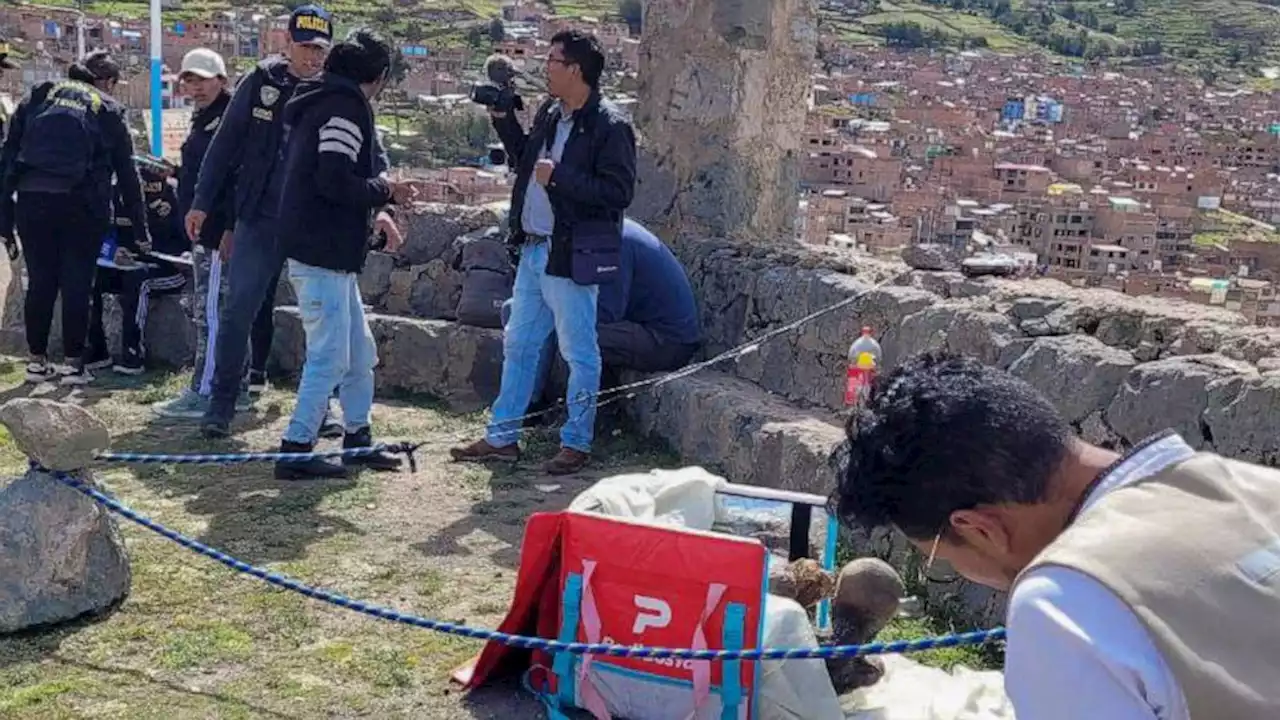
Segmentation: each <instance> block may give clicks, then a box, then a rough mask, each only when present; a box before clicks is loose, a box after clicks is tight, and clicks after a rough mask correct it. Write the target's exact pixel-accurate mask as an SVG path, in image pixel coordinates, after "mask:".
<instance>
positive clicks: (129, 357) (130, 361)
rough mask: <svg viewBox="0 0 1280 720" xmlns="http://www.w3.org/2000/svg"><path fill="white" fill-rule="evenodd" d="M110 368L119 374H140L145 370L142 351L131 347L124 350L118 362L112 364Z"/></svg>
mask: <svg viewBox="0 0 1280 720" xmlns="http://www.w3.org/2000/svg"><path fill="white" fill-rule="evenodd" d="M111 369H112V370H113V371H115V372H118V373H120V374H121V375H141V374H142V373H144V372H146V368H145V367H143V364H142V353H141V352H139V351H137V350H133V349H129V350H125V351H124V356H123V357H121V358H120V362H118V363H116V364H115V365H114V366H112V368H111Z"/></svg>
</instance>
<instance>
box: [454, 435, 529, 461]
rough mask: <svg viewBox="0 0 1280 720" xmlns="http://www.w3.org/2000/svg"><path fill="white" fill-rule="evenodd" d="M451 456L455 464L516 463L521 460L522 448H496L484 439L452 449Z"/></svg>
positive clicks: (513, 446) (512, 446) (513, 445)
mask: <svg viewBox="0 0 1280 720" xmlns="http://www.w3.org/2000/svg"><path fill="white" fill-rule="evenodd" d="M449 456H450V457H452V458H453V461H454V462H485V461H487V460H503V461H506V462H515V461H517V460H519V459H520V446H519V445H516V444H512V445H508V446H506V447H494V446H492V445H490V444H489V441H488V440H483V439H482V440H477V441H475V442H473V443H471V444H470V445H464V446H462V447H456V448H450V450H449Z"/></svg>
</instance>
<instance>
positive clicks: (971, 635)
mask: <svg viewBox="0 0 1280 720" xmlns="http://www.w3.org/2000/svg"><path fill="white" fill-rule="evenodd" d="M307 457H311V456H309V455H308V456H307ZM45 472H49V471H47V470H46V471H45ZM52 474H53V475H54V477H57V478H58V479H59V480H60V481H62V482H63V483H65V484H66V485H68V486H69V487H71V488H73V489H75V490H77V491H79V492H81V493H83V494H84V495H86V496H88V497H89V498H90V499H92V500H93V501H94V502H97V503H98V504H100V505H102V506H103V507H105V508H107V509H108V510H110V511H111V512H114V513H116V514H117V515H120V516H121V517H123V518H125V519H127V520H130V521H132V522H134V523H137V524H138V525H141V526H142V527H144V528H147V529H148V530H151V531H152V532H154V533H157V534H159V535H162V536H164V537H166V538H168V539H170V540H172V541H174V542H176V543H178V544H179V545H181V546H183V547H185V548H187V549H188V550H191V551H193V552H196V553H199V554H201V555H204V556H205V557H208V558H211V559H213V560H216V561H218V562H219V563H222V564H223V565H226V566H227V567H229V568H231V569H232V570H235V571H237V572H240V573H244V574H245V575H251V576H253V577H256V578H258V579H260V580H264V581H266V582H267V583H270V584H272V585H275V586H276V587H280V588H284V589H285V590H291V591H293V592H296V593H298V594H300V595H304V596H306V597H309V598H311V599H313V600H320V601H322V602H326V603H329V604H331V605H336V606H338V607H341V608H346V609H347V610H354V611H355V612H358V613H362V614H364V615H368V616H370V617H375V618H379V619H381V620H389V621H391V622H395V623H400V624H402V625H410V626H413V627H419V628H424V629H426V630H432V631H434V632H440V633H446V634H449V635H458V636H461V637H467V638H472V639H475V640H486V641H491V642H497V643H501V644H503V645H507V646H509V647H517V648H524V649H527V650H543V651H546V652H551V653H557V652H567V653H570V654H573V655H604V656H608V657H634V658H658V659H665V658H679V659H683V660H800V659H814V658H819V659H826V658H851V657H860V656H865V655H881V654H885V653H911V652H919V651H922V650H933V649H936V648H949V647H957V646H961V645H981V644H984V643H988V642H992V641H995V640H1002V639H1004V637H1005V631H1004V628H995V629H993V630H983V631H979V632H968V633H959V634H952V635H943V636H941V637H932V638H921V639H918V640H900V641H896V642H889V643H869V644H866V645H821V646H817V647H803V648H755V649H748V650H693V649H688V648H656V647H628V646H625V645H608V644H603V643H565V642H559V641H556V640H547V639H545V638H536V637H527V636H523V635H511V634H508V633H503V632H498V631H496V630H486V629H484V628H474V627H467V626H466V625H458V624H455V623H449V622H442V621H439V620H430V619H427V618H424V617H419V616H417V615H410V614H407V613H401V612H398V611H396V610H392V609H390V608H386V607H381V606H379V605H371V604H369V603H365V602H361V601H359V600H352V599H351V598H348V597H345V596H343V595H339V594H337V593H334V592H330V591H328V590H323V589H321V588H316V587H311V586H310V585H305V584H303V583H301V582H298V581H297V580H294V579H292V578H289V577H286V576H284V575H280V574H278V573H273V572H271V571H269V570H265V569H263V568H260V567H257V566H255V565H250V564H249V563H246V562H243V561H241V560H237V559H236V558H233V557H231V556H230V555H227V554H226V553H223V552H221V551H219V550H215V549H214V548H211V547H209V546H208V545H205V544H204V543H202V542H200V541H198V540H195V539H193V538H189V537H187V536H186V535H183V534H182V533H179V532H177V531H175V530H170V529H169V528H167V527H165V526H163V525H161V524H160V523H157V522H155V521H153V520H151V519H149V518H147V517H146V516H144V515H141V514H139V513H138V512H136V511H134V510H133V509H131V508H129V507H128V506H126V505H123V504H121V503H120V502H118V501H117V500H115V499H113V498H111V497H110V496H108V495H106V494H104V493H102V492H100V491H98V490H96V489H94V488H93V487H91V486H89V485H88V484H86V483H84V482H83V481H81V480H79V479H77V478H75V477H72V476H70V475H67V474H66V473H62V472H53V473H52Z"/></svg>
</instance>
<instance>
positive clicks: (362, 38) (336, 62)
mask: <svg viewBox="0 0 1280 720" xmlns="http://www.w3.org/2000/svg"><path fill="white" fill-rule="evenodd" d="M391 63H392V48H391V44H390V43H388V42H387V40H386V39H385V38H383V37H382V36H381V35H379V34H378V33H376V32H374V31H372V30H369V29H366V28H359V29H356V30H353V31H351V33H350V34H349V35H347V38H346V39H345V40H343V41H342V42H340V43H338V44H336V45H334V46H333V49H331V50H330V51H329V56H328V57H327V58H325V61H324V69H325V72H330V73H333V74H335V75H341V76H343V77H345V78H348V79H350V80H354V81H355V82H357V83H361V84H363V83H373V82H378V81H379V80H382V79H383V78H385V77H386V76H387V74H388V73H389V72H390V70H391Z"/></svg>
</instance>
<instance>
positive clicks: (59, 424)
mask: <svg viewBox="0 0 1280 720" xmlns="http://www.w3.org/2000/svg"><path fill="white" fill-rule="evenodd" d="M0 424H3V425H4V426H5V427H6V428H8V430H9V433H10V435H12V437H13V441H14V443H15V444H16V445H17V446H18V449H19V450H20V451H22V452H23V453H24V454H25V455H26V456H27V457H28V458H30V459H31V460H32V461H33V462H35V463H36V464H38V465H39V467H40V469H32V470H29V471H28V472H27V473H26V474H25V475H23V476H22V477H21V478H17V479H15V480H12V481H0V635H3V634H6V633H13V632H18V631H22V630H27V629H31V628H37V627H41V626H45V625H51V624H55V623H59V622H64V621H67V620H73V619H75V618H78V617H82V616H85V615H92V614H95V613H101V612H103V611H105V610H108V609H110V608H112V607H113V606H115V605H116V604H117V603H119V602H120V601H121V600H123V599H124V598H125V596H126V595H128V594H129V583H130V581H131V579H132V575H131V573H130V569H129V557H128V554H127V553H126V551H125V547H124V541H123V539H122V538H121V537H120V532H119V530H118V528H117V527H116V523H115V520H114V519H113V518H112V517H111V516H110V515H109V514H108V513H107V511H106V510H104V509H102V508H101V507H100V506H98V505H97V504H96V503H94V502H93V501H92V500H90V499H89V498H87V497H85V496H84V495H82V494H80V493H79V492H77V491H75V490H73V489H71V488H70V487H67V486H66V485H65V484H63V483H62V482H61V481H59V480H58V479H57V478H56V477H55V475H54V473H55V472H64V473H67V474H70V475H72V476H74V477H75V478H77V479H78V480H80V481H81V482H83V483H86V484H88V485H90V486H93V485H94V479H93V472H92V471H90V470H88V469H87V468H88V466H89V463H90V462H92V460H93V453H94V451H96V450H102V449H106V448H107V447H108V443H109V441H110V438H109V436H108V433H107V426H106V425H104V424H103V423H102V421H101V420H99V419H97V418H96V417H94V416H93V415H91V414H89V412H88V411H86V410H85V409H83V408H81V407H79V406H76V405H68V404H63V403H56V402H53V401H51V400H32V399H26V398H23V399H18V400H10V401H9V402H7V403H5V404H4V405H3V406H2V407H0Z"/></svg>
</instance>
